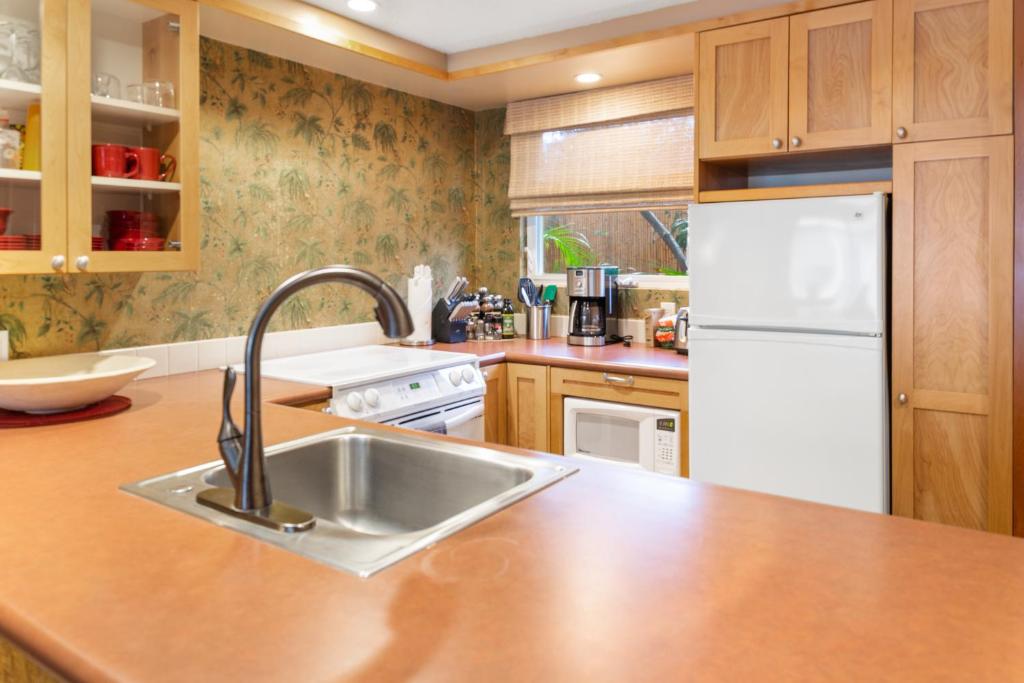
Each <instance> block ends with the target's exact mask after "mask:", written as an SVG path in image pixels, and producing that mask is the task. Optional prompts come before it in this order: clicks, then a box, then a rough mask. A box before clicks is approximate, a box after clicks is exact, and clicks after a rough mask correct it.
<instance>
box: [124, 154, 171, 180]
mask: <svg viewBox="0 0 1024 683" xmlns="http://www.w3.org/2000/svg"><path fill="white" fill-rule="evenodd" d="M128 152H129V153H130V154H135V155H136V156H137V157H138V158H139V179H141V180H170V179H171V178H173V177H174V170H175V169H176V168H177V167H178V161H177V159H175V158H174V157H172V156H171V155H170V154H161V153H160V150H158V149H157V148H156V147H129V148H128Z"/></svg>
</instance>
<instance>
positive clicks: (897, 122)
mask: <svg viewBox="0 0 1024 683" xmlns="http://www.w3.org/2000/svg"><path fill="white" fill-rule="evenodd" d="M1012 40H1013V5H1012V2H1011V0H980V1H979V0H896V4H895V7H894V19H893V45H894V52H893V120H892V125H893V136H894V137H893V139H894V140H895V141H896V142H913V141H919V140H944V139H949V138H966V137H974V136H982V135H997V134H1002V133H1009V132H1011V131H1012V127H1013V121H1012V115H1013V47H1012Z"/></svg>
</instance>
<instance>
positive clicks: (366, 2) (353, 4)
mask: <svg viewBox="0 0 1024 683" xmlns="http://www.w3.org/2000/svg"><path fill="white" fill-rule="evenodd" d="M348 8H349V9H350V10H352V11H353V12H372V11H374V10H375V9H377V3H376V2H375V0H348Z"/></svg>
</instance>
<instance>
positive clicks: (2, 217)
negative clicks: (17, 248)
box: [0, 208, 12, 235]
mask: <svg viewBox="0 0 1024 683" xmlns="http://www.w3.org/2000/svg"><path fill="white" fill-rule="evenodd" d="M11 211H12V209H7V208H0V235H2V234H4V233H5V232H7V217H8V216H10V215H11Z"/></svg>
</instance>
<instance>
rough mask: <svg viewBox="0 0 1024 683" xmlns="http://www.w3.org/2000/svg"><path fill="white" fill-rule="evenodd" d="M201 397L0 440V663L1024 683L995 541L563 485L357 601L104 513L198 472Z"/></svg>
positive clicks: (636, 477) (140, 399)
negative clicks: (0, 647) (156, 479)
mask: <svg viewBox="0 0 1024 683" xmlns="http://www.w3.org/2000/svg"><path fill="white" fill-rule="evenodd" d="M220 389H221V377H220V375H219V374H218V373H216V372H204V373H198V374H192V375H178V376H174V377H169V378H163V379H154V380H148V381H144V382H136V383H134V384H133V385H132V386H131V387H130V388H128V389H127V390H126V392H125V393H126V394H128V395H129V396H131V397H132V399H133V400H134V402H135V405H134V406H133V407H132V409H131V410H129V411H127V412H125V413H122V414H120V415H116V416H113V417H110V418H107V419H103V420H97V421H93V422H85V423H79V424H73V425H63V426H55V427H43V428H36V429H20V430H7V431H3V432H2V433H0V482H2V486H3V495H0V550H2V553H3V559H2V561H0V632H2V633H3V635H4V636H5V637H7V638H9V639H10V640H12V641H13V642H14V643H16V644H17V645H19V646H20V647H22V648H24V649H26V650H28V651H29V652H30V653H32V654H33V655H34V656H36V657H37V658H39V659H40V660H42V661H43V662H45V663H46V664H47V665H48V666H50V667H52V668H53V669H55V670H56V671H57V672H58V673H61V674H63V675H65V676H67V677H69V678H74V679H84V680H95V681H101V680H120V681H132V680H135V681H193V680H194V681H201V680H247V681H303V682H306V681H328V680H346V681H399V680H411V679H415V680H424V681H453V680H465V681H506V680H507V681H531V680H538V681H571V680H591V681H621V680H636V679H638V678H640V679H644V680H710V681H719V680H772V679H774V680H794V679H805V680H807V679H814V680H821V679H831V680H854V679H857V680H872V681H877V680H887V679H888V680H950V679H959V680H963V679H969V680H1000V681H1008V680H1022V679H1024V651H1022V649H1021V647H1020V643H1021V641H1022V638H1024V543H1022V542H1021V541H1020V540H1018V539H1013V538H1008V537H1003V536H997V535H993V534H986V533H981V532H975V531H967V530H962V529H956V528H951V527H943V526H938V525H934V524H928V523H923V522H916V521H912V520H906V519H897V518H889V517H883V516H878V515H871V514H867V513H861V512H854V511H848V510H841V509H837V508H830V507H825V506H821V505H815V504H812V503H804V502H799V501H794V500H787V499H782V498H775V497H771V496H766V495H760V494H755V493H747V492H741V491H736V490H731V489H725V488H719V487H715V486H709V485H703V484H699V483H694V482H690V481H688V480H684V479H672V478H667V477H660V476H658V475H655V474H650V473H643V472H634V471H630V470H624V469H620V468H616V467H614V466H610V465H603V464H592V463H581V464H580V467H581V471H580V472H579V473H578V474H576V475H574V476H572V477H570V478H569V479H566V480H565V481H562V482H560V483H557V484H555V485H554V486H552V487H550V488H548V489H546V490H544V491H541V492H540V493H538V494H536V495H535V496H533V497H531V498H529V499H527V500H525V501H523V502H521V503H519V504H517V505H514V506H512V507H511V508H509V509H506V510H504V511H502V512H499V513H498V514H496V515H494V516H492V517H490V518H488V519H486V520H484V521H482V522H480V523H478V524H476V525H475V526H473V527H471V528H469V529H467V530H465V531H463V532H462V533H459V534H457V535H455V536H453V537H451V538H448V539H446V540H444V541H442V542H440V543H438V544H437V545H436V546H434V547H432V548H429V549H428V550H425V551H423V552H421V553H419V554H417V555H414V556H412V557H410V558H408V559H406V560H404V561H402V562H401V563H399V564H397V565H395V566H393V567H391V568H389V569H386V570H384V571H383V572H381V573H380V574H378V575H376V576H374V577H372V578H370V579H368V580H362V579H358V578H356V577H354V576H350V575H348V574H346V573H343V572H340V571H337V570H334V569H331V568H329V567H327V566H324V565H320V564H317V563H316V562H313V561H310V560H307V559H304V558H302V557H299V556H297V555H292V554H290V553H288V552H286V551H284V550H280V549H278V548H276V547H273V546H270V545H267V544H264V543H261V542H259V541H257V540H254V539H251V538H249V537H247V536H244V535H241V534H238V533H235V532H233V531H229V530H226V529H222V528H220V527H217V526H215V525H213V524H210V523H208V522H205V521H202V520H199V519H196V518H192V517H189V516H187V515H185V514H183V513H180V512H177V511H175V510H171V509H168V508H164V507H161V506H159V505H156V504H155V503H152V502H150V501H147V500H143V499H141V498H137V497H134V496H132V495H129V494H127V493H124V492H122V491H120V490H118V486H119V485H121V484H123V483H126V482H131V481H136V480H138V479H142V478H144V477H150V476H154V475H158V474H162V473H165V472H169V471H171V470H175V469H178V468H182V467H185V466H190V465H195V464H198V463H202V462H206V461H209V460H213V459H216V457H217V452H216V448H215V445H214V435H215V433H216V428H217V423H218V404H219V395H220ZM264 391H265V397H266V398H267V399H268V400H278V401H280V400H283V399H287V398H293V397H294V396H295V395H296V394H307V393H308V392H309V389H308V387H299V386H296V385H289V384H286V383H282V382H274V381H267V382H265V389H264ZM235 414H236V416H237V415H238V410H237V409H236V412H235ZM263 415H264V424H265V430H266V431H265V433H266V437H267V442H268V443H274V442H278V441H282V440H285V439H289V438H293V437H297V436H300V435H305V434H310V433H314V432H319V431H323V430H326V429H330V428H335V427H338V426H339V425H340V424H341V423H342V422H344V421H342V420H339V418H334V417H331V416H327V415H322V414H319V413H316V412H312V411H304V410H299V409H295V408H289V407H286V406H283V405H276V404H269V405H267V406H266V407H265V409H264V413H263ZM437 438H441V439H443V438H448V437H437ZM506 450H513V449H506ZM549 457H552V456H549Z"/></svg>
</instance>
